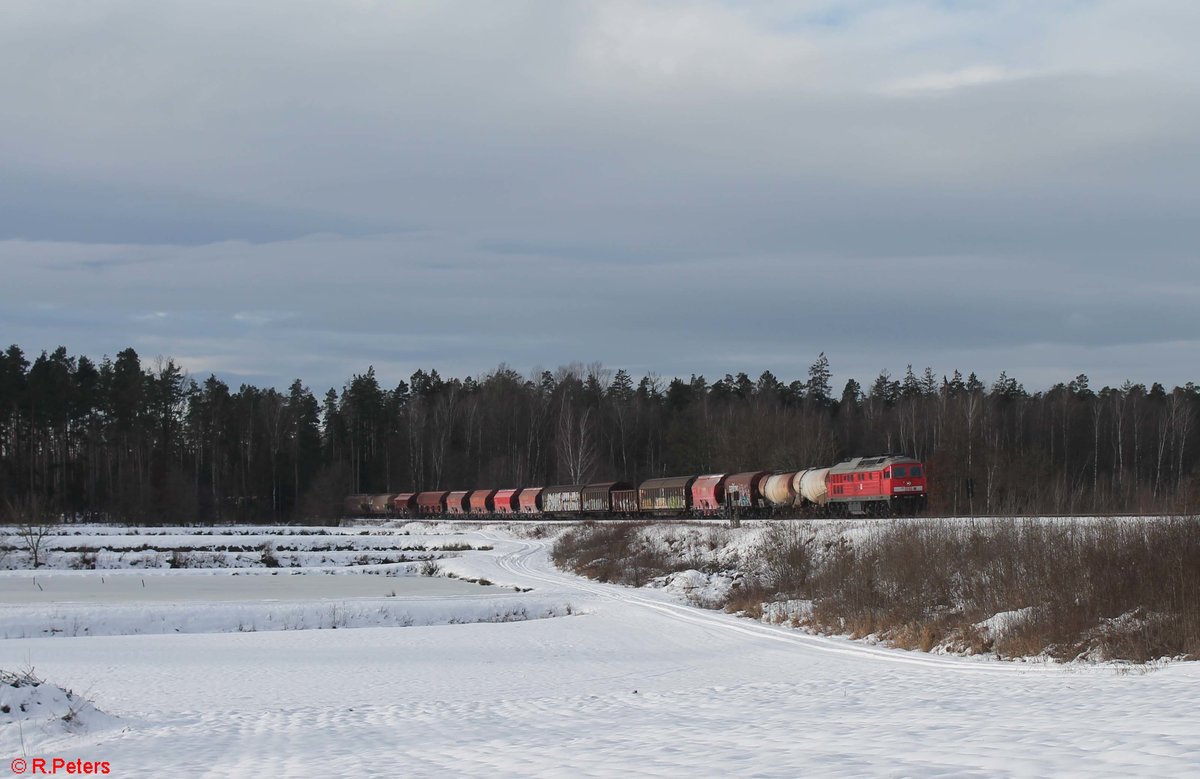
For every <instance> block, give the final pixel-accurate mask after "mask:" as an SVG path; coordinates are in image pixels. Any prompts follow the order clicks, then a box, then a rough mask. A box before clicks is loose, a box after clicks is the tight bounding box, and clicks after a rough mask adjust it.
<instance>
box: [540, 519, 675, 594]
mask: <svg viewBox="0 0 1200 779" xmlns="http://www.w3.org/2000/svg"><path fill="white" fill-rule="evenodd" d="M645 525H646V523H645V522H585V523H583V524H581V525H579V526H578V527H574V528H572V529H570V530H568V531H566V532H565V533H563V534H562V535H561V536H559V537H558V540H557V541H556V542H555V544H554V550H553V552H552V556H553V558H554V563H555V565H557V566H559V567H560V568H566V569H568V570H572V571H575V572H576V573H578V574H581V575H583V576H587V577H589V578H592V579H597V580H599V581H602V582H614V583H617V584H628V585H631V586H634V587H641V586H642V585H643V584H645V583H646V582H648V581H649V580H651V579H653V578H654V577H656V576H662V575H664V574H668V573H673V572H675V571H683V570H687V568H688V564H687V563H676V564H672V563H671V561H670V560H669V558H668V556H667V555H666V553H665V551H664V550H662V549H659V548H657V547H654V546H652V545H649V544H646V543H644V541H643V540H642V539H641V538H640V537H639V536H638V530H639V529H641V528H642V527H645Z"/></svg>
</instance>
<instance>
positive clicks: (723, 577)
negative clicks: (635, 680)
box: [554, 517, 1200, 663]
mask: <svg viewBox="0 0 1200 779" xmlns="http://www.w3.org/2000/svg"><path fill="white" fill-rule="evenodd" d="M554 560H555V562H556V564H557V565H559V566H560V567H562V568H565V569H567V570H571V571H574V572H576V573H579V574H582V575H584V576H588V577H590V578H594V579H597V580H601V581H609V582H616V583H620V584H625V585H629V586H634V587H643V586H648V587H667V588H672V589H676V590H678V591H679V592H680V593H681V595H683V596H684V597H686V598H687V599H689V600H691V601H692V602H694V603H696V604H697V605H700V606H704V607H708V608H722V609H725V610H728V611H731V612H738V613H741V614H743V615H745V616H747V617H750V618H753V619H762V620H766V621H770V622H775V623H781V624H787V625H790V626H792V627H794V628H797V629H801V630H807V631H811V632H814V633H822V634H830V635H848V636H850V637H852V638H856V639H862V640H866V641H872V642H879V643H884V644H888V645H891V646H896V647H900V648H906V649H912V650H920V651H926V652H941V653H955V654H967V655H991V656H995V657H999V658H1003V659H1027V658H1042V659H1053V660H1061V661H1074V660H1078V661H1088V660H1092V661H1100V660H1120V661H1129V662H1136V663H1145V662H1151V661H1156V660H1160V659H1162V658H1173V659H1200V520H1198V519H1196V518H1183V517H1171V518H1116V519H1114V518H1052V519H1051V518H1003V519H996V518H989V519H923V520H869V521H868V520H863V521H853V520H844V521H830V520H794V521H783V522H756V523H746V524H745V525H744V526H743V527H741V528H729V527H724V526H720V525H716V524H712V523H668V524H663V523H648V522H624V523H610V522H604V523H599V522H597V523H585V524H581V525H578V526H575V527H573V528H570V529H568V530H566V531H565V532H563V533H562V534H561V535H560V536H559V538H558V540H557V542H556V544H555V547H554Z"/></svg>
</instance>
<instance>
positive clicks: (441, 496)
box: [417, 491, 450, 514]
mask: <svg viewBox="0 0 1200 779" xmlns="http://www.w3.org/2000/svg"><path fill="white" fill-rule="evenodd" d="M449 494H450V493H448V492H445V491H434V492H418V493H417V511H418V512H419V513H421V514H445V513H446V497H447V496H448V495H449Z"/></svg>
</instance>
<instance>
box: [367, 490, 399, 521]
mask: <svg viewBox="0 0 1200 779" xmlns="http://www.w3.org/2000/svg"><path fill="white" fill-rule="evenodd" d="M395 497H396V496H395V495H394V494H390V495H388V494H383V495H372V496H371V507H370V509H369V511H368V512H367V513H368V514H370V515H371V516H373V517H382V516H386V515H388V514H391V513H392V500H393V499H394V498H395Z"/></svg>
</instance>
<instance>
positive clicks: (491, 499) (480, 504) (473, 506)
mask: <svg viewBox="0 0 1200 779" xmlns="http://www.w3.org/2000/svg"><path fill="white" fill-rule="evenodd" d="M495 501H496V490H475V491H474V492H472V493H471V497H469V498H468V499H467V502H468V505H469V506H470V509H469V510H470V512H471V514H472V515H476V516H486V515H488V514H491V513H492V512H493V511H495V509H496V502H495Z"/></svg>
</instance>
